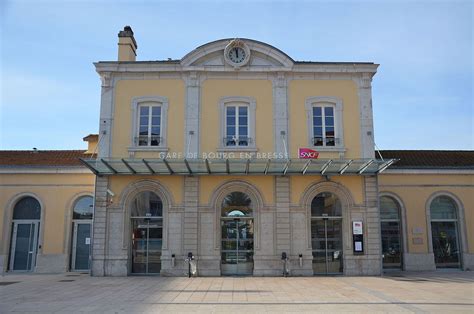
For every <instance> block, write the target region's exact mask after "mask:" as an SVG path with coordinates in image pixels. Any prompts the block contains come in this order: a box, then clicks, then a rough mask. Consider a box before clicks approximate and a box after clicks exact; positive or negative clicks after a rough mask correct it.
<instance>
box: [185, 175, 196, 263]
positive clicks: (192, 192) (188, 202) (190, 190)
mask: <svg viewBox="0 0 474 314" xmlns="http://www.w3.org/2000/svg"><path fill="white" fill-rule="evenodd" d="M198 201H199V179H198V178H197V177H191V176H186V177H184V242H183V249H184V255H185V257H186V256H187V254H188V252H192V253H193V254H194V256H197V253H198Z"/></svg>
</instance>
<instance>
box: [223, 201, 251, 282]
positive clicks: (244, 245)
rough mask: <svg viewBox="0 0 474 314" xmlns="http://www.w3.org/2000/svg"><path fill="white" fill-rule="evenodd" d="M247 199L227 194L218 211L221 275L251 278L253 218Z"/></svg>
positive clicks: (249, 202)
mask: <svg viewBox="0 0 474 314" xmlns="http://www.w3.org/2000/svg"><path fill="white" fill-rule="evenodd" d="M253 212H254V211H253V204H252V200H251V199H250V197H249V196H248V195H247V194H245V193H242V192H232V193H230V194H228V195H227V196H226V197H225V198H224V201H223V202H222V207H221V238H222V239H221V273H222V275H252V274H253V254H254V217H253Z"/></svg>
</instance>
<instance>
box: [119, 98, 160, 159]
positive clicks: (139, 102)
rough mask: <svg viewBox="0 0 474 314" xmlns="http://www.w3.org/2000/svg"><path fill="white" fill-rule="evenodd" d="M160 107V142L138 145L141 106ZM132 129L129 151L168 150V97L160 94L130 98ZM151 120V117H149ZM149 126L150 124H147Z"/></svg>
mask: <svg viewBox="0 0 474 314" xmlns="http://www.w3.org/2000/svg"><path fill="white" fill-rule="evenodd" d="M145 106H146V107H150V106H151V107H158V106H159V107H161V117H160V119H161V121H160V138H161V140H160V143H159V145H158V146H150V145H147V146H139V145H138V143H139V142H138V140H136V139H137V138H138V136H139V135H140V134H139V126H140V108H141V107H145ZM131 109H132V115H131V116H132V124H131V125H132V129H131V132H130V134H131V137H130V147H129V148H128V150H129V151H168V147H167V142H168V141H167V130H168V98H166V97H162V96H142V97H136V98H133V100H132V108H131ZM150 121H151V119H150ZM149 127H150V126H149Z"/></svg>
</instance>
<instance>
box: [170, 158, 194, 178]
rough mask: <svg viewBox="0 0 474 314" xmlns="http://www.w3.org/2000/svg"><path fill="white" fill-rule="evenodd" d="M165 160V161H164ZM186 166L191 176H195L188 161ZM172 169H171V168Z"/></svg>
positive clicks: (185, 161)
mask: <svg viewBox="0 0 474 314" xmlns="http://www.w3.org/2000/svg"><path fill="white" fill-rule="evenodd" d="M163 160H164V159H163ZM184 164H185V165H186V168H187V169H188V172H189V174H190V175H192V174H193V171H192V170H191V167H190V166H189V162H188V160H187V159H184ZM170 169H171V168H170Z"/></svg>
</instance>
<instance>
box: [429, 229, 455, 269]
mask: <svg viewBox="0 0 474 314" xmlns="http://www.w3.org/2000/svg"><path fill="white" fill-rule="evenodd" d="M456 227H457V226H456V222H455V221H432V222H431V233H432V237H433V238H432V239H433V253H434V257H435V264H436V267H438V268H460V267H461V259H460V252H459V243H458V232H457V228H456Z"/></svg>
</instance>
